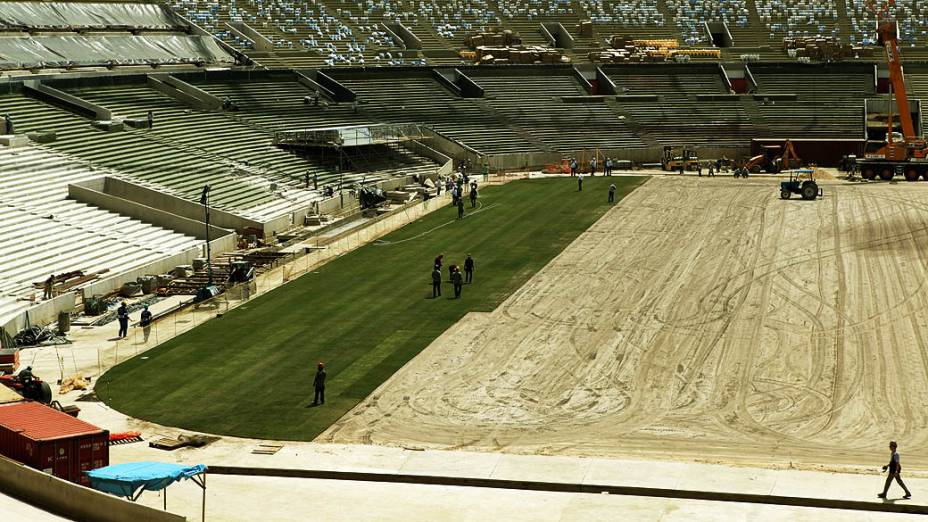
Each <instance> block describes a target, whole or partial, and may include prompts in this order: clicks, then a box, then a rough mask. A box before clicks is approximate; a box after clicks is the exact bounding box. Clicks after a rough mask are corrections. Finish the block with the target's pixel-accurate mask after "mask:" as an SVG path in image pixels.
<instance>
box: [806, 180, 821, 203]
mask: <svg viewBox="0 0 928 522" xmlns="http://www.w3.org/2000/svg"><path fill="white" fill-rule="evenodd" d="M817 197H818V184H816V183H815V182H814V181H807V182H805V183H803V184H802V199H805V200H813V199H815V198H817Z"/></svg>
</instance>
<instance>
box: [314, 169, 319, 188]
mask: <svg viewBox="0 0 928 522" xmlns="http://www.w3.org/2000/svg"><path fill="white" fill-rule="evenodd" d="M313 190H319V173H318V172H313Z"/></svg>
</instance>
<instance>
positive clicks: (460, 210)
mask: <svg viewBox="0 0 928 522" xmlns="http://www.w3.org/2000/svg"><path fill="white" fill-rule="evenodd" d="M475 201H476V200H475ZM458 219H464V198H460V197H459V198H458Z"/></svg>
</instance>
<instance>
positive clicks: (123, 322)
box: [116, 301, 129, 339]
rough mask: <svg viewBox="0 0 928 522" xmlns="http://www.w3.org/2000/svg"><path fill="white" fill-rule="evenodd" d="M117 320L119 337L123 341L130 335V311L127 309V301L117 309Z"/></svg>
mask: <svg viewBox="0 0 928 522" xmlns="http://www.w3.org/2000/svg"><path fill="white" fill-rule="evenodd" d="M116 319H118V320H119V335H118V336H117V337H118V338H120V339H122V338H123V337H125V336H126V335H128V334H129V309H128V308H127V307H126V302H125V301H123V302H122V304H120V305H119V308H117V309H116Z"/></svg>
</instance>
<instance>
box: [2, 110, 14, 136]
mask: <svg viewBox="0 0 928 522" xmlns="http://www.w3.org/2000/svg"><path fill="white" fill-rule="evenodd" d="M3 124H4V126H6V133H7V134H13V118H11V117H10V115H9V114H4V115H3Z"/></svg>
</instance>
